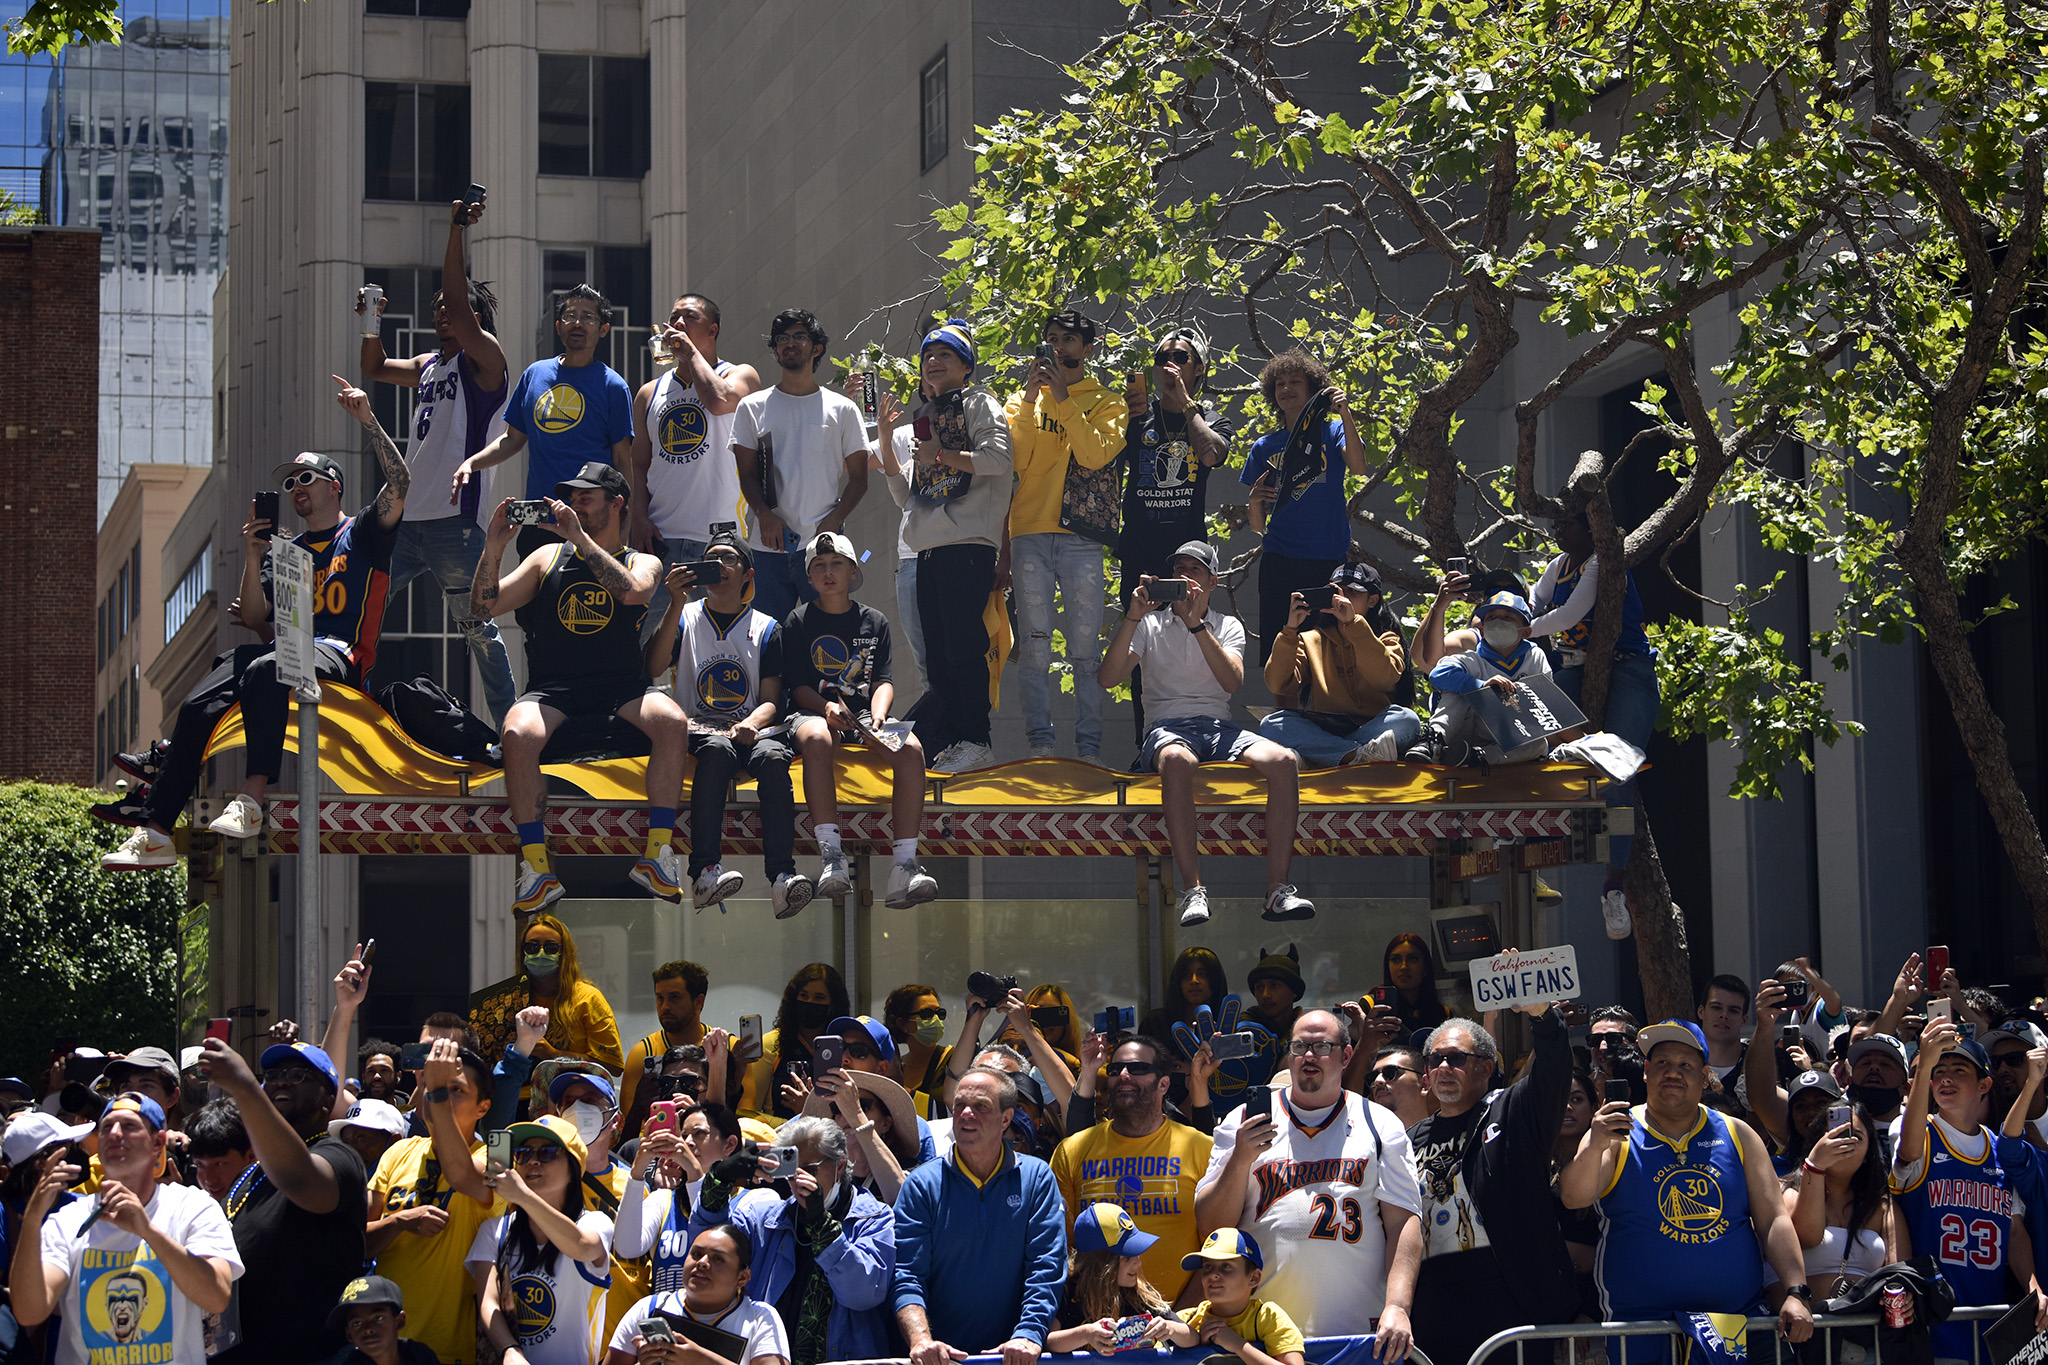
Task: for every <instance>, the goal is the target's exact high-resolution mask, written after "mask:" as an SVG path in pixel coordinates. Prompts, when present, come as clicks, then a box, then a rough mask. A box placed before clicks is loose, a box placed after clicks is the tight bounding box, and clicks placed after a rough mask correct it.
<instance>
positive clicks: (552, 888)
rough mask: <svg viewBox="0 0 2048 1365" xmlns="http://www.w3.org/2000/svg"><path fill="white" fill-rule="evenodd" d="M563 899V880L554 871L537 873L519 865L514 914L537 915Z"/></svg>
mask: <svg viewBox="0 0 2048 1365" xmlns="http://www.w3.org/2000/svg"><path fill="white" fill-rule="evenodd" d="M561 898H562V879H561V878H560V877H557V876H556V875H555V874H554V873H553V872H552V871H548V872H535V871H534V870H533V869H532V868H530V867H528V866H527V865H526V864H525V863H524V862H522V863H520V864H519V883H518V885H517V886H516V887H515V888H514V890H513V895H512V913H513V914H515V915H537V914H539V913H540V912H541V911H543V910H545V909H547V908H548V907H549V906H550V905H553V904H554V903H555V902H556V901H558V900H560V899H561Z"/></svg>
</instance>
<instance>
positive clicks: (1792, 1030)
mask: <svg viewBox="0 0 2048 1365" xmlns="http://www.w3.org/2000/svg"><path fill="white" fill-rule="evenodd" d="M1799 1037H1800V1034H1799V1025H1797V1024H1784V1025H1781V1026H1780V1027H1779V1029H1778V1046H1780V1047H1790V1046H1792V1045H1793V1044H1794V1043H1796V1042H1798V1041H1799Z"/></svg>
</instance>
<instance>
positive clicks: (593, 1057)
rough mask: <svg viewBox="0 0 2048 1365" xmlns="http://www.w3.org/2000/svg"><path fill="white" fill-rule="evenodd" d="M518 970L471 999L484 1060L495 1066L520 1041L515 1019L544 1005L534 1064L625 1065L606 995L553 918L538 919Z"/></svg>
mask: <svg viewBox="0 0 2048 1365" xmlns="http://www.w3.org/2000/svg"><path fill="white" fill-rule="evenodd" d="M519 959H520V971H519V972H518V973H517V974H516V975H514V976H510V977H507V978H506V979H505V980H503V981H500V982H498V983H497V984H496V985H494V986H486V987H485V988H484V989H482V990H480V991H478V992H477V993H476V994H475V995H472V996H471V997H470V998H469V1026H470V1027H471V1028H472V1029H474V1030H475V1031H476V1036H477V1041H478V1042H479V1043H480V1044H481V1045H482V1047H483V1055H484V1057H485V1058H486V1059H487V1060H489V1061H491V1062H493V1063H495V1062H497V1061H498V1060H499V1059H500V1058H501V1057H503V1056H504V1055H505V1048H506V1047H507V1046H508V1045H509V1044H510V1043H511V1042H512V1040H513V1039H514V1038H515V1037H517V1036H518V1028H517V1025H516V1024H515V1023H514V1018H515V1016H517V1015H518V1013H519V1011H520V1010H522V1009H525V1008H526V1007H527V1006H528V1005H545V1006H547V1011H548V1031H547V1036H546V1038H544V1039H543V1040H542V1041H541V1042H539V1043H536V1044H535V1045H534V1049H533V1060H534V1061H536V1062H543V1061H546V1060H547V1059H548V1058H550V1057H584V1058H587V1059H589V1060H590V1061H593V1062H598V1063H601V1064H602V1065H604V1066H606V1067H608V1068H610V1069H611V1070H612V1071H613V1072H615V1073H616V1072H617V1071H619V1070H620V1069H621V1068H622V1067H623V1066H624V1065H625V1062H626V1054H625V1050H624V1049H623V1048H622V1047H620V1045H619V1022H618V1020H617V1019H616V1018H614V1017H613V1015H612V1006H611V1002H610V1001H609V1000H606V999H605V998H604V992H603V991H600V990H599V989H598V988H597V987H596V986H594V985H592V984H591V983H590V982H588V981H586V980H584V979H583V974H582V973H581V972H580V971H578V970H577V968H576V940H575V939H573V938H571V937H569V930H568V927H567V926H566V925H564V924H563V923H562V922H561V921H560V920H558V919H556V918H555V917H554V916H553V915H536V916H534V917H533V922H532V923H530V924H528V925H527V926H526V933H525V934H524V935H523V936H522V937H521V939H520V943H519Z"/></svg>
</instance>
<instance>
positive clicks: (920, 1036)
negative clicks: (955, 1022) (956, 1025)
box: [911, 1019, 946, 1047]
mask: <svg viewBox="0 0 2048 1365" xmlns="http://www.w3.org/2000/svg"><path fill="white" fill-rule="evenodd" d="M911 1036H912V1037H914V1038H916V1039H917V1041H918V1042H920V1043H923V1044H924V1045H925V1046H926V1047H937V1046H938V1045H939V1044H940V1043H942V1042H944V1041H945V1038H946V1021H945V1020H943V1019H926V1020H924V1021H923V1022H921V1023H919V1024H918V1026H917V1032H916V1033H914V1034H913V1035H911Z"/></svg>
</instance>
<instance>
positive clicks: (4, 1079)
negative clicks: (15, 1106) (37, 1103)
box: [0, 1076, 36, 1101]
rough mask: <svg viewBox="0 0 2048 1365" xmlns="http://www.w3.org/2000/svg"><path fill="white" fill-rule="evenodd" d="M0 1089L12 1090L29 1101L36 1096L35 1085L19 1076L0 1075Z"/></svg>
mask: <svg viewBox="0 0 2048 1365" xmlns="http://www.w3.org/2000/svg"><path fill="white" fill-rule="evenodd" d="M0 1090H12V1091H13V1092H14V1093H15V1094H17V1095H19V1096H21V1097H22V1098H23V1099H25V1100H30V1101H33V1100H34V1099H35V1097H36V1091H35V1087H34V1086H32V1085H30V1084H29V1083H28V1082H27V1081H25V1080H23V1079H22V1078H21V1077H19V1076H0Z"/></svg>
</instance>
